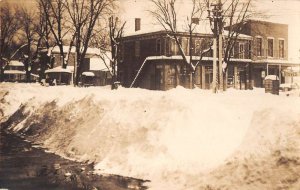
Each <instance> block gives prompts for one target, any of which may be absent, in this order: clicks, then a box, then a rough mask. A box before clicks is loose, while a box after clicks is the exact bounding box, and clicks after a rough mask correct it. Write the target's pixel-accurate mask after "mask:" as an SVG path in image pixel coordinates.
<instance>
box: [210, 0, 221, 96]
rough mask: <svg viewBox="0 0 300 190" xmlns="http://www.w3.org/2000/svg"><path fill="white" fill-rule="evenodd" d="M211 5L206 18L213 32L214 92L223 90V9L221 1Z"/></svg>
mask: <svg viewBox="0 0 300 190" xmlns="http://www.w3.org/2000/svg"><path fill="white" fill-rule="evenodd" d="M208 6H209V7H210V6H212V7H213V8H212V10H208V18H209V20H210V25H211V29H212V32H213V34H214V40H213V92H214V93H216V92H217V91H218V90H221V91H223V69H222V63H223V58H222V57H223V45H222V44H223V43H222V42H223V38H222V32H223V11H222V2H221V0H218V3H216V4H209V5H208ZM217 51H218V63H219V64H218V66H217Z"/></svg>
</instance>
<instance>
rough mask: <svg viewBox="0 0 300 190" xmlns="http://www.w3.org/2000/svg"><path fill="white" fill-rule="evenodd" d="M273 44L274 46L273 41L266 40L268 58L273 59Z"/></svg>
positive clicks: (270, 39) (271, 39)
mask: <svg viewBox="0 0 300 190" xmlns="http://www.w3.org/2000/svg"><path fill="white" fill-rule="evenodd" d="M273 44H274V39H273V38H268V56H269V57H273Z"/></svg>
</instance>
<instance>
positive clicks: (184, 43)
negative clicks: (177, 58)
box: [178, 38, 189, 55]
mask: <svg viewBox="0 0 300 190" xmlns="http://www.w3.org/2000/svg"><path fill="white" fill-rule="evenodd" d="M180 44H181V48H182V50H183V52H184V54H185V55H188V54H189V40H188V39H187V38H180ZM178 53H179V52H178Z"/></svg>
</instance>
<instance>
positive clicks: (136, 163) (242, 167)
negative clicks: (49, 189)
mask: <svg viewBox="0 0 300 190" xmlns="http://www.w3.org/2000/svg"><path fill="white" fill-rule="evenodd" d="M288 93H289V94H288V95H289V96H287V93H281V94H280V96H276V95H271V94H265V93H264V89H255V90H253V91H237V90H230V89H229V90H228V91H227V92H225V93H219V94H212V93H211V91H205V90H200V89H193V90H188V89H184V88H181V87H178V88H176V89H173V90H169V91H167V92H159V91H149V90H142V89H125V88H120V89H118V90H114V91H111V90H110V88H109V87H89V88H74V87H71V86H69V87H66V86H57V87H43V86H40V85H38V84H30V85H29V84H11V83H2V84H0V122H4V124H3V126H8V127H9V128H10V129H11V130H12V131H14V132H16V133H19V134H22V135H24V136H25V137H26V138H27V139H28V140H31V141H34V142H35V143H37V144H41V146H43V147H45V148H47V149H48V150H49V151H52V152H55V153H57V154H59V155H62V156H64V157H67V158H70V159H76V160H80V161H87V160H88V161H90V162H94V163H95V164H96V165H95V170H96V171H97V172H99V173H102V174H103V173H108V174H110V173H113V174H119V175H125V176H131V177H137V178H142V179H149V180H151V182H150V183H149V184H147V185H149V187H150V189H158V190H160V189H205V190H216V189H224V190H225V189H231V190H235V189H236V190H248V189H249V190H250V189H251V190H253V189H292V190H293V189H295V190H296V189H298V188H299V187H300V97H299V95H300V94H299V91H294V92H292V93H291V92H288Z"/></svg>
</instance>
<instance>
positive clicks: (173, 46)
mask: <svg viewBox="0 0 300 190" xmlns="http://www.w3.org/2000/svg"><path fill="white" fill-rule="evenodd" d="M176 46H177V45H176V42H175V40H174V39H171V40H170V50H171V55H177V47H176Z"/></svg>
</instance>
